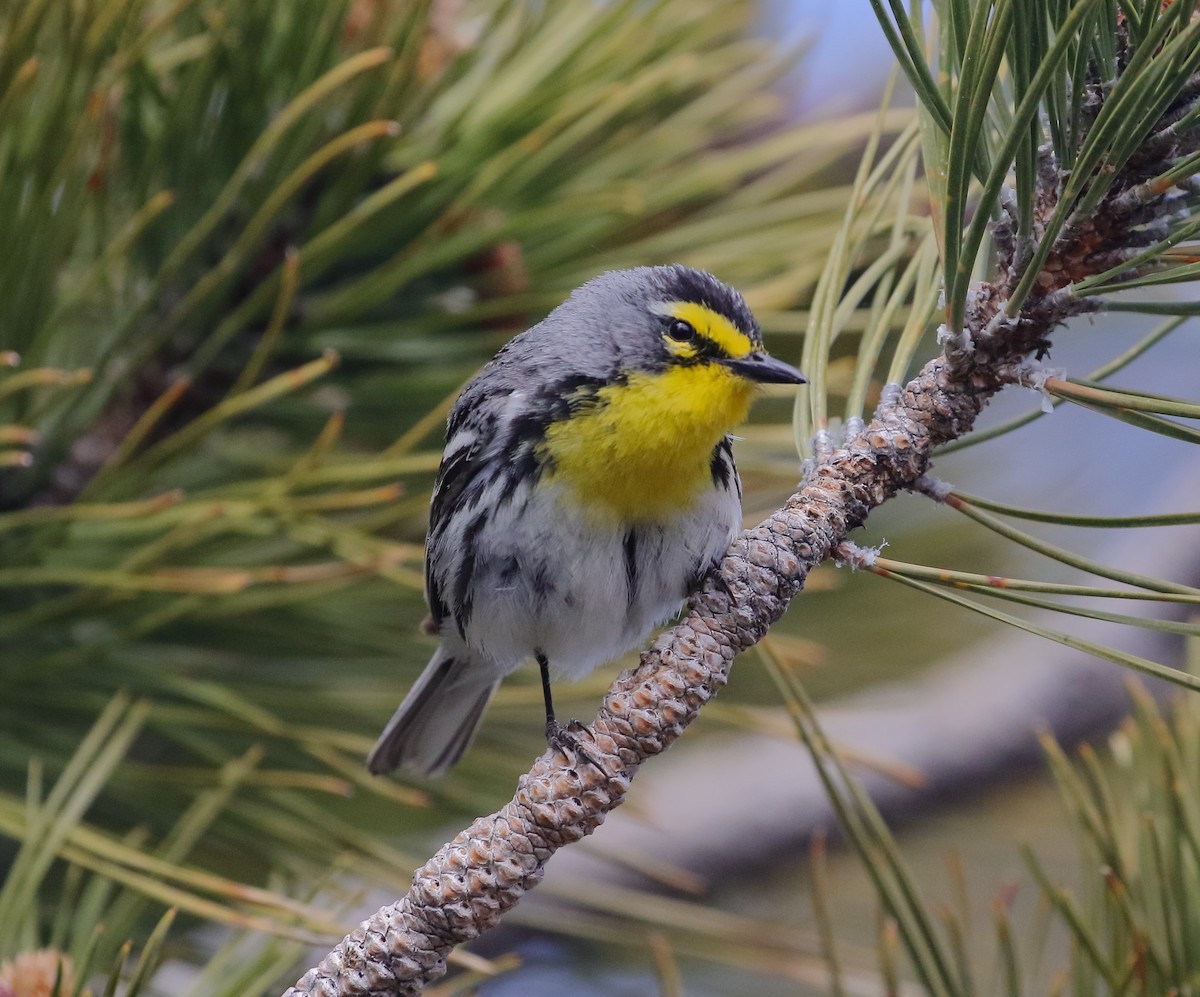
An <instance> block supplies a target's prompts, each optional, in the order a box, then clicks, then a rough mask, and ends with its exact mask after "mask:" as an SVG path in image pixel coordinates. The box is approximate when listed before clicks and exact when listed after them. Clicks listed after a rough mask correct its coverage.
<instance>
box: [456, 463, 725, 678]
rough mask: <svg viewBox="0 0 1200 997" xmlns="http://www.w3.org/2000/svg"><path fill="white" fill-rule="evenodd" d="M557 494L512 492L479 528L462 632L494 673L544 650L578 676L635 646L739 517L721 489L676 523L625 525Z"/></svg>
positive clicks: (665, 615)
mask: <svg viewBox="0 0 1200 997" xmlns="http://www.w3.org/2000/svg"><path fill="white" fill-rule="evenodd" d="M559 496H560V493H559V491H558V490H557V489H556V488H555V487H553V486H541V487H538V488H536V489H534V490H533V491H532V492H531V493H528V494H527V495H525V496H521V497H514V498H515V500H514V501H513V502H511V503H508V504H506V505H504V506H503V507H502V508H501V509H500V510H498V511H497V512H496V513H495V514H494V515H493V516H492V518H491V520H490V521H489V522H488V524H487V525H486V526H485V527H484V528H483V529H482V530H481V531H480V534H479V536H478V547H477V550H478V556H477V557H476V560H475V570H474V572H473V579H474V580H473V584H472V589H473V591H472V611H471V616H470V619H469V620H468V621H467V625H466V629H465V637H466V643H467V645H468V646H469V647H470V648H471V649H472V650H473V651H474V652H475V653H476V654H478V655H479V656H480V657H484V658H487V659H488V660H490V661H491V662H492V663H493V665H494V666H495V667H496V669H497V671H498V673H500V674H503V673H507V672H509V671H511V670H512V669H514V668H516V667H517V665H519V664H520V663H521V661H522V660H523V659H525V658H528V657H531V656H533V655H534V654H537V653H542V654H544V655H545V656H546V657H547V659H548V660H549V662H550V666H551V668H552V670H553V671H555V672H556V673H558V674H560V675H564V676H567V677H571V678H578V677H580V676H582V675H585V674H586V673H587V672H589V671H591V670H592V669H593V668H595V667H596V666H597V665H600V664H602V663H604V662H606V661H611V660H612V659H613V658H615V657H617V656H619V655H621V654H623V653H624V652H626V651H628V650H630V649H632V648H634V647H637V646H638V645H639V644H641V643H642V642H644V641H645V639H646V637H647V636H648V634H649V633H650V631H651V630H652V629H653V628H654V627H655V626H656V625H657V624H659V623H662V622H663V621H665V620H667V619H669V618H670V617H671V616H673V615H674V614H675V613H676V612H678V610H679V608H680V606H681V604H682V602H683V600H684V599H685V598H686V596H687V592H688V588H689V586H690V585H691V584H692V583H693V582H694V581H695V579H696V578H697V576H698V575H699V574H700V573H701V572H702V571H704V570H707V568H708V566H709V565H710V564H712V562H713V561H715V560H716V559H717V558H719V557H720V555H721V554H722V553H723V552H724V550H725V548H726V547H727V546H728V545H729V541H730V540H731V539H732V538H733V536H734V534H735V533H736V531H737V530H738V528H739V526H740V519H741V508H740V503H739V502H738V499H737V497H736V495H734V494H733V493H731V492H729V491H727V490H725V489H713V490H711V491H707V492H705V493H704V494H703V495H702V496H701V497H700V498H699V499H698V500H697V502H696V505H695V506H694V507H693V508H692V509H690V510H689V511H688V514H687V515H686V516H683V517H681V519H680V521H679V522H678V523H676V524H673V525H668V526H660V525H640V526H637V527H635V528H631V529H629V530H625V531H622V530H620V529H616V530H614V529H611V528H610V529H603V528H598V527H597V526H596V525H595V523H594V522H592V521H590V520H589V519H588V517H587V516H586V514H583V513H581V512H580V511H578V510H574V509H566V508H564V507H563V504H562V503H561V502H560V501H559ZM533 524H537V525H536V527H535V526H534V525H533ZM630 548H632V549H630ZM447 629H449V628H447ZM444 637H445V639H447V641H448V643H454V642H455V640H456V639H457V637H458V635H457V634H453V635H450V634H445V635H444Z"/></svg>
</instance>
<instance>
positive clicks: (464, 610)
mask: <svg viewBox="0 0 1200 997" xmlns="http://www.w3.org/2000/svg"><path fill="white" fill-rule="evenodd" d="M487 521H488V514H487V513H483V512H481V513H478V514H477V515H476V516H475V518H474V519H472V520H471V522H470V523H468V524H467V528H466V529H465V530H463V535H462V540H461V544H462V553H461V559H460V560H459V562H458V570H457V571H456V572H455V573H454V625H455V627H456V628H457V629H458V635H459V636H460V637H462V639H463V640H466V639H467V624H468V623H470V621H471V606H472V597H471V581H472V576H473V575H474V574H475V547H476V543H477V541H478V539H479V533H480V531H481V530H482V529H483V528H484V526H485V525H487Z"/></svg>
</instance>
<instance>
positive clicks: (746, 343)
mask: <svg viewBox="0 0 1200 997" xmlns="http://www.w3.org/2000/svg"><path fill="white" fill-rule="evenodd" d="M667 311H668V312H669V313H670V314H671V315H674V316H675V318H680V319H683V320H684V321H685V322H690V323H691V324H692V326H693V328H695V330H696V331H697V332H698V333H700V335H701V336H703V337H704V338H705V339H708V340H711V341H712V342H714V343H716V344H717V346H719V347H720V348H721V349H722V350H723V351H724V353H725V355H726V356H729V357H733V358H734V359H737V358H738V357H744V356H746V355H747V354H748V353H750V352H751V351H752V350H753V349H754V344H753V343H752V342H751V341H750V337H749V336H747V335H746V334H745V333H744V332H742V331H741V330H740V329H739V328H738V327H737V326H736V325H734V324H733V323H732V322H730V321H729V319H727V318H726V317H725V316H724V315H722V314H721V313H720V312H714V311H713V310H712V309H711V308H709V307H707V306H706V305H701V304H698V303H697V302H694V301H671V302H668V303H667Z"/></svg>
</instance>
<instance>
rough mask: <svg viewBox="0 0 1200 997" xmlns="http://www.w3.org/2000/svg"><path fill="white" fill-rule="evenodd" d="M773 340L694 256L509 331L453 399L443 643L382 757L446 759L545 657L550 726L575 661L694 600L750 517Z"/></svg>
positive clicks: (576, 747) (596, 659) (440, 568)
mask: <svg viewBox="0 0 1200 997" xmlns="http://www.w3.org/2000/svg"><path fill="white" fill-rule="evenodd" d="M803 382H804V376H803V375H802V374H801V373H800V372H799V371H798V370H796V369H795V368H793V367H791V366H789V365H788V364H786V363H783V362H781V361H779V360H776V359H773V358H772V357H770V356H768V355H767V353H766V351H765V350H764V349H763V342H762V335H761V333H760V331H759V327H758V323H757V322H756V321H755V319H754V316H753V315H751V313H750V309H749V308H748V307H747V306H746V302H745V301H744V300H743V298H742V296H741V295H740V294H739V293H738V292H737V291H735V290H733V289H732V288H730V287H727V286H726V285H724V284H722V283H721V282H720V281H718V280H717V279H716V278H715V277H712V276H711V275H709V274H707V273H702V272H700V271H698V270H692V269H689V268H687V267H684V266H678V265H676V266H663V267H638V268H636V269H633V270H622V271H614V272H612V273H606V274H604V275H602V276H600V277H597V278H595V279H594V280H590V281H588V282H587V283H586V284H584V285H583V286H582V287H579V288H578V289H576V290H575V291H574V292H573V293H572V294H571V296H570V297H569V298H567V300H566V301H565V302H563V303H562V304H561V305H559V307H558V308H556V309H555V310H554V311H552V312H551V313H550V314H549V315H548V316H547V317H546V318H545V319H544V320H543V321H541V322H539V323H538V324H537V325H535V326H533V327H532V328H531V329H529V330H527V331H526V332H523V333H522V334H521V335H519V336H517V337H516V338H515V339H513V340H512V341H511V342H510V343H509V344H508V345H507V346H505V347H504V348H503V349H502V350H501V351H500V352H499V353H498V354H496V356H495V357H494V358H493V359H492V360H491V361H490V362H489V363H488V364H487V365H486V366H485V367H484V368H483V369H482V370H481V371H480V372H479V374H478V375H477V376H476V377H475V378H474V379H473V380H472V381H471V382H470V383H469V384H467V386H466V387H465V388H464V389H463V392H462V395H461V396H460V397H459V399H458V401H457V402H456V403H455V406H454V409H453V411H452V412H451V414H450V420H449V425H448V428H447V432H446V449H445V453H444V454H443V456H442V463H441V467H440V469H439V470H438V475H437V481H436V484H435V485H434V490H433V503H432V507H431V510H430V523H429V535H428V539H427V540H426V545H425V587H426V599H427V600H428V603H429V610H430V614H431V616H432V621H433V625H434V627H435V629H436V632H437V634H438V635H439V636H440V638H441V646H440V647H439V648H438V650H437V651H436V652H435V653H434V655H433V658H432V660H431V661H430V662H429V665H428V666H427V667H426V668H425V671H424V672H423V673H422V674H421V676H420V677H419V678H418V679H417V681H416V683H415V684H414V685H413V687H412V689H411V690H410V691H409V693H408V695H407V696H406V697H405V699H404V702H402V703H401V704H400V707H399V709H397V710H396V713H395V715H394V716H393V717H392V719H391V721H390V722H389V723H388V725H387V727H386V728H385V730H384V731H383V734H382V735H381V736H380V738H379V741H378V742H377V743H376V745H375V747H374V748H373V749H372V751H371V754H370V756H369V758H368V761H367V764H368V766H369V768H370V770H371V771H372V772H375V773H382V772H389V771H391V770H392V769H395V768H397V767H401V768H404V769H406V770H408V771H411V772H416V773H420V774H424V775H438V774H440V773H442V772H444V771H445V770H446V769H448V768H449V767H450V766H451V765H453V764H454V763H455V762H456V761H458V759H459V758H460V757H461V756H462V754H463V752H464V751H465V750H466V749H467V746H468V745H469V744H470V742H471V738H472V736H473V734H474V732H475V729H476V726H477V725H478V723H479V720H480V718H481V717H482V716H483V712H484V709H485V708H486V707H487V704H488V700H489V699H490V698H491V696H492V693H493V692H494V691H495V689H496V687H497V685H498V684H499V682H500V680H501V679H502V678H503V677H504V676H505V675H507V674H508V673H509V672H511V671H513V670H514V669H515V668H517V666H518V665H520V664H521V663H522V662H523V661H525V660H527V659H529V658H533V659H535V660H536V661H537V663H538V665H539V667H540V669H541V676H542V689H543V693H544V695H545V704H546V737H547V740H548V741H549V742H550V743H551V744H553V745H556V746H558V747H559V748H561V749H562V750H564V751H566V752H574V753H575V754H581V755H582V756H583V758H584V759H585V760H587V761H592V759H591V758H590V757H589V756H588V755H587V754H586V751H585V750H584V749H583V747H582V746H581V745H580V744H579V742H578V740H577V739H576V738H575V737H574V736H573V735H572V733H571V729H570V727H569V726H563V725H561V724H560V723H559V722H558V721H557V720H556V719H555V716H554V707H553V702H552V699H551V695H550V673H551V672H552V671H553V672H554V673H556V674H557V675H561V676H565V677H572V678H578V677H581V676H583V675H584V674H586V673H587V672H589V671H591V670H592V669H593V668H595V667H596V666H597V665H600V664H602V663H604V662H606V661H610V660H612V659H613V658H615V657H617V656H618V655H620V654H622V653H624V652H625V651H627V650H630V649H631V648H634V647H636V646H638V645H639V644H641V643H642V642H643V641H644V640H645V638H646V637H647V635H648V634H649V633H650V631H651V630H652V629H653V628H654V627H655V626H656V625H657V624H659V623H662V622H663V621H664V620H666V619H668V618H670V617H671V616H672V615H674V614H675V613H677V612H678V611H679V608H680V606H681V605H682V603H683V601H684V599H685V598H686V597H687V595H688V593H689V592H690V591H692V589H693V588H694V587H695V586H696V585H697V583H698V582H699V580H700V579H701V578H702V577H703V576H704V575H705V573H706V572H707V571H708V570H709V568H710V567H711V566H712V565H713V564H714V563H715V562H716V561H718V560H719V559H720V557H721V555H722V554H723V553H724V551H725V549H726V547H727V546H728V545H729V542H730V540H732V539H733V537H734V535H735V534H736V532H737V531H738V529H739V526H740V522H741V512H742V508H741V483H740V481H739V479H738V473H737V468H736V467H735V466H734V463H733V452H732V449H731V445H730V438H729V436H728V435H727V434H728V433H729V431H730V430H731V429H733V428H734V427H736V426H737V425H739V424H740V423H741V422H743V421H744V420H745V418H746V416H747V414H748V412H749V409H750V404H751V401H752V400H753V398H754V394H755V388H756V386H757V385H759V384H801V383H803Z"/></svg>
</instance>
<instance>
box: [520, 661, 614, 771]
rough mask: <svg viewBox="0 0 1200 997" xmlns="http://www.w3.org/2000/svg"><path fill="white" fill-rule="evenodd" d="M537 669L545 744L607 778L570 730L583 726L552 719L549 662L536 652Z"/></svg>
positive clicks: (577, 723) (552, 704) (603, 769)
mask: <svg viewBox="0 0 1200 997" xmlns="http://www.w3.org/2000/svg"><path fill="white" fill-rule="evenodd" d="M537 663H538V668H540V669H541V671H542V696H543V697H544V698H545V700H546V743H547V744H549V745H550V747H552V748H558V750H559V751H561V752H562V753H563V754H564V755H567V756H571V755H574V756H575V757H576V758H582V759H583V760H584V761H585V762H587V763H588V764H589V765H591V766H592V768H594V769H596V770H597V771H598V772H600V773H601V774H602V775H604V776H606V777H607V776H608V774H609V772H608V769H606V768H605V767H604V766H603V765H601V764H600V763H599V762H598V761H596V759H595V758H593V757H592V756H591V755H590V754H588V752H587V749H586V748H584V746H583V745H582V744H580V743H579V738H577V737H576V736H575V734H574V733H573V732H572V728H574V727H578V728H580V729H582V728H583V725H582V724H581V723H579V721H578V720H572V721H571V722H570V723H569V724H567V725H566V726H563V725H562V724H560V723H559V722H558V721H557V720H556V719H554V700H553V699H552V698H551V696H550V662H549V661H547V660H546V656H545V655H544V654H542V653H541V651H539V652H537Z"/></svg>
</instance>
